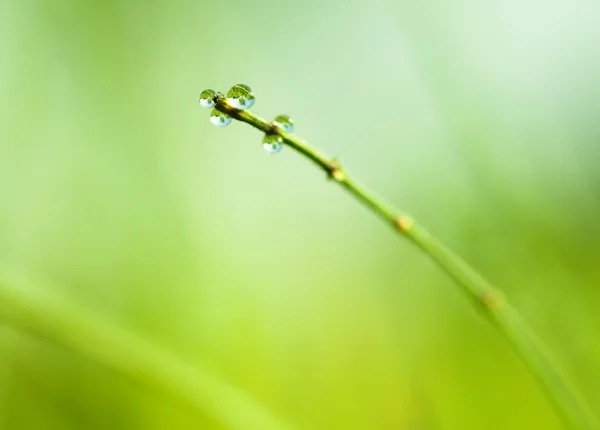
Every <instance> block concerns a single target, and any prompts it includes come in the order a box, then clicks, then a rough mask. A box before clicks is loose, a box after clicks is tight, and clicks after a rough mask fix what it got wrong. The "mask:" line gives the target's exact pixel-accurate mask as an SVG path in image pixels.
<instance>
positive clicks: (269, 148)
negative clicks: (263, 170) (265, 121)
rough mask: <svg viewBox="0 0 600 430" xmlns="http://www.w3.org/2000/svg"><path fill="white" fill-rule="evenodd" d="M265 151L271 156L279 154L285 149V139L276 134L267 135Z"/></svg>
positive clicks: (264, 140)
mask: <svg viewBox="0 0 600 430" xmlns="http://www.w3.org/2000/svg"><path fill="white" fill-rule="evenodd" d="M262 143H263V149H264V150H265V151H266V152H268V153H269V154H277V153H278V152H280V151H281V150H282V149H283V139H282V138H281V136H277V135H276V134H265V138H264V139H263V142H262Z"/></svg>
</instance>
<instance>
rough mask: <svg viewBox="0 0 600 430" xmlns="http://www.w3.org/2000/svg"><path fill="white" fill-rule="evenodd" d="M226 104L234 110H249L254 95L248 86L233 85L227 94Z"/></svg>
mask: <svg viewBox="0 0 600 430" xmlns="http://www.w3.org/2000/svg"><path fill="white" fill-rule="evenodd" d="M227 103H228V104H229V105H230V106H233V107H234V108H236V109H240V110H246V109H250V108H251V107H252V105H253V104H254V93H253V92H252V90H251V89H250V87H249V86H248V85H244V84H237V85H234V86H233V87H231V89H230V90H229V92H227Z"/></svg>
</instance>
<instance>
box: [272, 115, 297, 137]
mask: <svg viewBox="0 0 600 430" xmlns="http://www.w3.org/2000/svg"><path fill="white" fill-rule="evenodd" d="M275 122H276V123H277V124H276V125H277V127H279V128H281V129H282V130H283V131H285V132H286V133H291V132H292V131H294V120H293V119H292V118H291V117H290V116H289V115H277V118H275Z"/></svg>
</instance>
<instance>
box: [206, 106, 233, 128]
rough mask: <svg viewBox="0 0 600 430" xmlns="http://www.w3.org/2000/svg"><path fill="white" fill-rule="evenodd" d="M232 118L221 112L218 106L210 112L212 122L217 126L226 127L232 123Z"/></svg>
mask: <svg viewBox="0 0 600 430" xmlns="http://www.w3.org/2000/svg"><path fill="white" fill-rule="evenodd" d="M231 120H232V118H231V117H230V116H229V115H227V114H226V113H223V112H221V111H220V110H218V109H217V108H214V109H213V110H212V112H211V113H210V122H212V123H213V124H214V125H216V126H217V127H225V126H227V125H229V124H231Z"/></svg>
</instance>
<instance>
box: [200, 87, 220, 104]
mask: <svg viewBox="0 0 600 430" xmlns="http://www.w3.org/2000/svg"><path fill="white" fill-rule="evenodd" d="M216 95H217V93H216V92H214V91H213V90H204V91H202V92H201V93H200V106H202V107H204V108H211V107H215V100H214V98H215V96H216Z"/></svg>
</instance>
